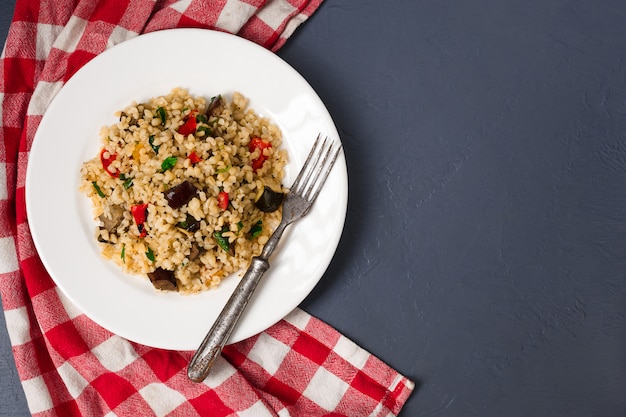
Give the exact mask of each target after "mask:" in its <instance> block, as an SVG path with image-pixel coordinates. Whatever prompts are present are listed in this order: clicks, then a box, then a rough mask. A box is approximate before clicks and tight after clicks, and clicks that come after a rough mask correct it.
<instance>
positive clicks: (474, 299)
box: [0, 0, 626, 417]
mask: <svg viewBox="0 0 626 417" xmlns="http://www.w3.org/2000/svg"><path fill="white" fill-rule="evenodd" d="M1 4H2V15H3V16H5V15H8V14H10V9H11V4H10V3H1ZM625 21H626V3H624V2H623V1H617V0H615V1H610V0H599V1H594V2H582V1H567V0H544V1H541V2H528V1H521V0H499V1H494V0H487V1H469V2H468V1H460V0H451V1H447V2H440V1H432V0H420V1H413V0H396V1H373V0H362V1H360V2H345V1H342V0H325V1H324V3H323V5H322V7H321V8H320V9H319V11H318V12H317V13H316V14H315V15H314V16H313V18H312V19H311V20H310V21H309V22H307V23H306V24H304V25H303V26H302V27H301V28H300V29H299V30H298V31H297V32H296V34H295V35H294V37H293V38H292V39H290V40H289V42H288V43H287V45H286V46H285V47H284V49H283V50H281V51H280V53H279V55H280V56H281V57H283V58H284V59H285V60H286V61H287V62H289V63H290V64H291V65H293V66H294V67H295V68H296V69H297V70H298V71H300V72H301V73H302V75H304V77H305V78H307V80H308V81H309V82H310V83H311V85H312V86H313V87H314V88H315V89H316V90H317V91H318V93H319V94H320V96H321V97H322V99H323V100H324V101H325V103H326V104H327V106H328V108H329V110H330V112H331V114H332V115H333V117H334V119H335V122H336V124H337V126H338V129H339V131H340V134H341V136H342V139H343V142H344V146H345V153H346V158H347V161H348V171H349V176H350V180H349V185H350V191H349V193H350V194H349V209H348V217H347V221H346V226H345V230H344V235H343V237H342V240H341V242H340V245H339V249H338V253H337V256H336V257H335V259H334V260H333V262H332V264H331V266H330V268H329V270H328V272H327V273H326V275H325V277H324V278H323V279H322V281H321V282H320V284H319V285H318V286H317V287H316V288H315V290H314V291H313V293H312V294H311V295H310V296H309V297H308V298H307V299H306V301H305V302H304V303H303V307H304V308H305V309H306V310H307V311H309V312H310V313H312V314H314V315H316V316H318V317H319V318H321V319H323V320H325V321H326V322H328V323H330V324H332V325H334V326H335V327H336V328H337V329H338V330H340V331H341V332H343V333H344V334H345V335H346V336H348V337H350V338H352V339H353V340H355V341H356V342H357V343H359V344H360V345H362V346H363V347H365V348H366V349H368V350H370V351H371V352H373V353H374V354H376V355H377V356H379V357H380V358H381V359H382V360H384V361H386V362H387V363H389V364H390V365H392V366H394V367H395V368H396V369H398V370H399V371H400V372H402V373H404V374H406V375H407V376H409V377H411V378H413V379H414V380H415V381H416V382H417V384H418V386H417V388H416V391H415V392H414V393H413V395H412V396H411V398H410V400H409V401H408V403H407V405H406V407H405V409H404V410H403V412H402V413H401V416H402V417H410V416H450V417H456V416H459V417H461V416H463V417H468V416H477V417H478V416H481V417H491V416H493V417H496V416H498V417H499V416H508V417H526V416H546V417H560V416H563V417H565V416H567V417H587V416H624V415H626V396H625V395H624V392H626V321H625V315H626V279H625V276H626V237H625V232H626V25H625V24H624V22H625ZM6 31H7V23H6V19H5V18H4V17H3V20H2V34H3V35H4V34H6ZM1 327H2V331H3V334H2V336H1V337H2V343H1V344H0V349H1V351H0V354H1V356H0V358H1V360H0V367H1V371H0V405H1V406H0V408H1V409H2V412H0V416H4V415H6V416H9V415H11V416H19V415H25V411H24V410H25V405H24V402H23V398H22V396H21V395H20V393H19V385H18V380H17V377H16V376H15V370H14V367H13V364H12V362H11V360H12V358H11V356H10V355H11V353H10V348H9V344H8V342H7V338H6V333H4V326H1ZM16 387H18V388H16ZM20 413H21V414H20Z"/></svg>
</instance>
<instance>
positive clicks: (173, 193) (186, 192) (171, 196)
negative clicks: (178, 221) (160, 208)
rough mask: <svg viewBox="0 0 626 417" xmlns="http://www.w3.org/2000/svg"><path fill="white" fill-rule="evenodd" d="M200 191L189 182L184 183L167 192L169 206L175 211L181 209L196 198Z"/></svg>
mask: <svg viewBox="0 0 626 417" xmlns="http://www.w3.org/2000/svg"><path fill="white" fill-rule="evenodd" d="M197 193H198V189H197V188H196V187H195V186H194V185H193V184H192V183H190V182H189V181H183V182H181V183H180V184H178V185H177V186H175V187H172V188H170V189H169V190H167V191H166V192H165V199H166V200H167V204H169V206H170V207H171V208H173V209H174V210H176V209H179V208H181V207H182V206H184V205H185V204H187V203H188V202H189V200H191V199H192V198H194V197H195V196H196V194H197Z"/></svg>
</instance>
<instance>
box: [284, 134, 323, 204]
mask: <svg viewBox="0 0 626 417" xmlns="http://www.w3.org/2000/svg"><path fill="white" fill-rule="evenodd" d="M321 136H322V134H321V133H318V135H317V138H316V139H315V142H314V143H313V146H312V147H311V150H310V151H309V155H308V156H307V157H306V160H305V161H304V165H303V166H302V168H301V169H300V172H299V173H298V176H297V177H296V179H295V180H294V182H293V184H292V185H291V191H293V192H295V193H299V191H298V189H299V188H300V181H301V180H302V177H303V175H304V174H305V172H306V177H307V178H308V176H309V175H310V173H309V172H307V171H308V169H309V164H310V163H311V160H312V159H313V156H314V155H315V150H316V148H317V145H318V143H319V141H320V138H321ZM316 159H317V158H316ZM315 163H317V161H316V162H315ZM315 163H314V164H313V166H315ZM306 181H307V179H305V180H304V183H306Z"/></svg>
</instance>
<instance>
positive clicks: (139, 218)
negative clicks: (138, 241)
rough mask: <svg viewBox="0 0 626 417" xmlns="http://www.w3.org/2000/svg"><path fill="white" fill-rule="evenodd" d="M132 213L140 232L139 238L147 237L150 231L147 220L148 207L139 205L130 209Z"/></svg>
mask: <svg viewBox="0 0 626 417" xmlns="http://www.w3.org/2000/svg"><path fill="white" fill-rule="evenodd" d="M130 212H131V214H132V215H133V219H134V220H135V224H136V225H137V229H138V230H139V237H146V235H147V234H148V231H147V230H146V226H145V223H146V218H147V217H148V205H147V204H137V205H136V206H132V207H131V208H130Z"/></svg>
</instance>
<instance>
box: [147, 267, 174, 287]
mask: <svg viewBox="0 0 626 417" xmlns="http://www.w3.org/2000/svg"><path fill="white" fill-rule="evenodd" d="M148 278H150V282H151V283H152V285H153V286H154V288H156V289H157V290H162V291H177V290H178V285H177V284H176V278H175V277H174V271H168V270H167V269H163V268H157V269H155V270H154V272H149V273H148Z"/></svg>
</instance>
